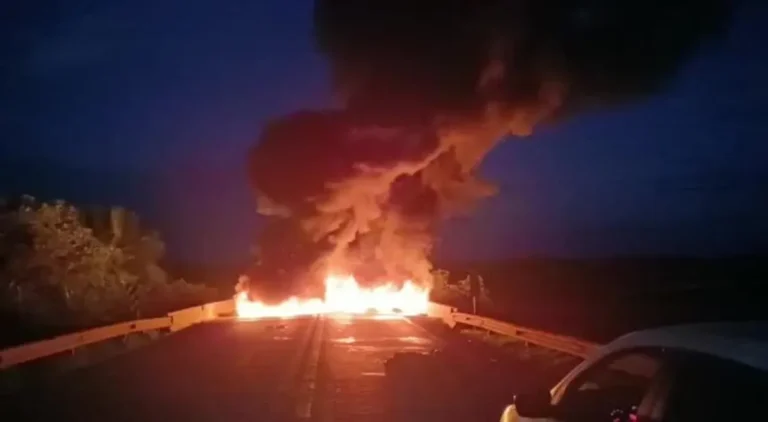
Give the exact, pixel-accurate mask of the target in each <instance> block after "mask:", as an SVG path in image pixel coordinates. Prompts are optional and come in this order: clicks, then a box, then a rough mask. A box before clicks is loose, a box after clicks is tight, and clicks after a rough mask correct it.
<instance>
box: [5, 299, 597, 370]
mask: <svg viewBox="0 0 768 422" xmlns="http://www.w3.org/2000/svg"><path fill="white" fill-rule="evenodd" d="M234 311H235V305H234V302H233V301H232V300H231V299H230V300H224V301H220V302H212V303H207V304H205V305H201V306H194V307H191V308H186V309H180V310H178V311H174V312H170V313H168V315H167V316H164V317H160V318H150V319H140V320H136V321H128V322H121V323H119V324H114V325H108V326H105V327H98V328H93V329H90V330H85V331H80V332H77V333H72V334H65V335H61V336H58V337H54V338H52V339H48V340H41V341H36V342H33V343H27V344H22V345H20V346H15V347H11V348H8V349H4V350H0V369H6V368H9V367H12V366H15V365H19V364H22V363H25V362H29V361H33V360H37V359H40V358H44V357H46V356H51V355H55V354H58V353H62V352H66V351H69V350H74V349H77V348H78V347H82V346H85V345H88V344H92V343H97V342H100V341H103V340H108V339H111V338H115V337H121V336H125V335H128V334H132V333H138V332H143V331H152V330H161V329H169V330H170V331H178V330H182V329H184V328H187V327H189V326H191V325H194V324H197V323H200V322H204V321H210V320H213V319H216V318H219V317H222V316H229V315H233V314H234ZM427 314H428V315H429V316H430V317H434V318H440V319H441V320H443V322H445V323H446V324H448V325H449V326H450V327H454V326H455V325H456V324H464V325H469V326H473V327H477V328H481V329H484V330H488V331H491V332H494V333H497V334H501V335H505V336H509V337H514V338H517V339H520V340H522V341H525V342H528V343H532V344H536V345H538V346H542V347H546V348H549V349H552V350H557V351H560V352H565V353H568V354H571V355H574V356H579V357H587V356H588V355H589V354H591V353H592V351H593V350H595V349H596V348H597V347H599V345H598V344H595V343H590V342H587V341H584V340H579V339H576V338H572V337H567V336H562V335H558V334H553V333H548V332H545V331H539V330H534V329H531V328H526V327H522V326H519V325H516V324H512V323H509V322H504V321H498V320H495V319H492V318H487V317H481V316H478V315H471V314H465V313H461V312H458V310H457V309H456V308H454V307H451V306H446V305H442V304H439V303H432V302H430V303H429V307H428V311H427Z"/></svg>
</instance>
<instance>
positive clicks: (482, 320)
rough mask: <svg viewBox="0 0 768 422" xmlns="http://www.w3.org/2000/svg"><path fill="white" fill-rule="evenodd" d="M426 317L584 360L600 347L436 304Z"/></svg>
mask: <svg viewBox="0 0 768 422" xmlns="http://www.w3.org/2000/svg"><path fill="white" fill-rule="evenodd" d="M428 315H429V316H431V317H436V318H440V319H442V320H443V322H445V323H446V324H448V325H449V326H451V327H453V326H455V325H456V324H463V325H469V326H472V327H477V328H481V329H484V330H488V331H491V332H494V333H497V334H501V335H504V336H509V337H513V338H516V339H519V340H521V341H525V342H528V343H531V344H535V345H537V346H541V347H545V348H548V349H552V350H557V351H559V352H564V353H568V354H570V355H573V356H578V357H581V358H586V357H587V356H589V355H590V354H592V352H593V351H594V350H595V349H596V348H598V347H600V345H599V344H596V343H592V342H588V341H585V340H580V339H577V338H573V337H568V336H563V335H559V334H553V333H548V332H546V331H540V330H534V329H532V328H527V327H522V326H519V325H516V324H512V323H509V322H504V321H499V320H495V319H493V318H487V317H482V316H479V315H472V314H465V313H462V312H457V309H456V308H452V307H450V306H446V305H441V304H438V303H430V306H429V310H428Z"/></svg>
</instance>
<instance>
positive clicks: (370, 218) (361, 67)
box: [249, 0, 729, 287]
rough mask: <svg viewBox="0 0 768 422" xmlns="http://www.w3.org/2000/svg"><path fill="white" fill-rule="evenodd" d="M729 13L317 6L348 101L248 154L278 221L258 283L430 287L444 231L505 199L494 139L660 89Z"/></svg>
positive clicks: (697, 8) (675, 5)
mask: <svg viewBox="0 0 768 422" xmlns="http://www.w3.org/2000/svg"><path fill="white" fill-rule="evenodd" d="M619 3H620V4H619ZM728 16H729V7H728V3H727V2H726V1H718V0H699V1H695V2H694V1H684V0H667V1H627V2H616V1H608V0H606V1H600V0H592V1H584V2H580V3H579V2H571V1H568V2H566V1H554V0H550V1H532V0H531V1H512V0H506V1H504V0H487V1H477V0H474V1H473V0H442V1H433V0H423V1H419V2H414V1H412V0H411V1H404V0H386V1H384V0H368V1H358V2H350V1H342V0H320V1H317V2H316V10H315V34H316V38H317V42H318V46H319V48H320V50H321V51H322V52H323V53H324V54H325V55H326V57H327V58H328V60H329V63H330V65H331V69H332V74H333V78H334V79H333V84H334V87H335V89H336V92H337V94H338V96H339V98H340V100H341V102H342V104H343V107H341V108H339V109H334V110H319V111H298V112H296V113H295V114H292V115H289V116H284V117H281V118H278V119H275V120H274V121H272V122H270V124H269V125H268V126H267V127H266V129H265V130H264V132H263V133H262V134H261V136H260V139H259V141H258V143H257V144H256V146H255V147H254V148H253V150H252V152H251V155H250V158H249V160H250V161H249V169H250V178H251V181H252V184H253V186H254V188H255V190H256V191H257V194H258V195H259V205H260V212H261V213H262V214H264V215H268V216H270V223H269V225H268V227H267V228H266V229H265V230H264V232H263V234H262V238H261V239H260V247H261V260H262V262H261V265H260V266H259V268H258V269H257V271H256V272H257V274H255V278H256V279H257V280H269V281H270V282H273V283H274V285H275V286H281V287H286V286H292V285H304V284H305V283H304V282H305V281H306V280H307V279H310V280H311V279H313V278H315V277H318V276H322V275H324V274H325V272H327V271H328V270H329V269H335V270H342V271H349V272H353V273H355V274H356V275H357V276H358V277H359V278H361V279H364V280H368V281H375V280H376V279H379V278H388V279H395V280H404V279H406V278H412V279H414V280H415V281H417V282H422V283H429V282H430V271H431V266H430V264H429V259H428V258H429V255H430V252H431V249H432V245H433V233H434V231H435V228H436V225H437V224H439V223H440V221H441V220H443V219H445V218H449V217H450V216H452V215H455V213H457V212H466V211H468V210H470V209H471V206H472V205H473V204H474V203H476V201H477V200H478V199H480V198H483V197H487V196H490V195H493V194H494V193H495V188H494V187H493V185H492V184H490V183H488V182H486V181H483V180H480V179H479V178H478V177H477V175H476V169H477V167H478V165H479V164H480V163H481V162H482V160H483V158H484V157H485V155H486V154H488V153H489V152H490V151H491V150H492V149H493V147H494V145H496V144H497V143H498V142H500V141H501V140H502V139H505V138H507V137H509V136H512V137H521V136H525V135H527V134H530V133H531V132H532V130H533V129H534V127H535V126H537V125H539V124H547V123H554V122H557V121H558V120H559V119H564V118H567V117H568V116H570V115H573V114H575V113H579V112H584V111H588V110H591V109H594V108H597V107H605V106H611V105H614V104H621V103H624V102H628V101H632V100H636V99H638V98H642V97H644V96H647V95H649V94H652V93H654V92H657V91H658V90H660V89H663V87H664V86H665V83H667V82H668V81H669V80H670V79H671V78H673V77H674V76H675V74H676V71H677V70H678V69H679V68H680V66H681V64H682V63H684V62H685V60H686V59H687V58H688V57H690V56H691V55H693V54H694V53H695V52H696V51H697V49H698V48H699V47H700V45H701V44H702V42H704V41H706V40H708V39H712V38H715V37H717V36H719V35H721V34H722V33H723V30H724V29H725V27H726V24H727V20H728ZM468 247H471V245H468Z"/></svg>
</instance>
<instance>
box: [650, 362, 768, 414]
mask: <svg viewBox="0 0 768 422" xmlns="http://www.w3.org/2000/svg"><path fill="white" fill-rule="evenodd" d="M766 404H768V373H766V372H765V371H763V370H759V369H755V368H752V367H749V366H747V365H743V364H740V363H736V362H732V361H727V360H723V359H719V358H714V357H704V356H696V357H694V358H693V359H690V360H689V361H687V362H686V364H684V365H683V367H682V368H681V369H680V371H679V372H677V373H676V374H675V376H674V379H673V381H672V387H671V389H670V392H669V395H668V397H667V400H666V404H665V409H666V410H665V416H664V422H687V421H695V422H702V421H718V422H719V421H758V420H766V418H768V416H766V414H765V406H766Z"/></svg>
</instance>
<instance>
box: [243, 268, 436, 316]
mask: <svg viewBox="0 0 768 422" xmlns="http://www.w3.org/2000/svg"><path fill="white" fill-rule="evenodd" d="M428 303H429V289H427V288H424V287H419V286H418V285H416V284H415V283H413V282H412V281H410V280H409V281H406V282H405V283H403V285H402V286H397V285H396V284H395V283H387V284H384V285H380V286H376V287H371V288H364V287H361V286H360V284H359V283H358V282H357V280H355V278H354V277H353V276H337V275H331V276H328V277H326V279H325V297H324V298H323V299H318V298H315V299H302V298H298V297H291V298H289V299H288V300H286V301H284V302H282V303H279V304H276V305H268V304H265V303H264V302H261V301H253V300H250V299H249V298H248V293H247V292H244V291H243V292H238V294H237V295H236V296H235V309H236V311H237V316H238V318H241V319H257V318H274V317H278V318H289V317H294V316H301V315H318V314H366V313H371V312H373V313H375V314H378V315H421V314H426V313H427V304H428Z"/></svg>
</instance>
